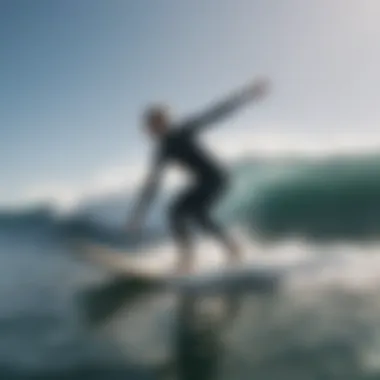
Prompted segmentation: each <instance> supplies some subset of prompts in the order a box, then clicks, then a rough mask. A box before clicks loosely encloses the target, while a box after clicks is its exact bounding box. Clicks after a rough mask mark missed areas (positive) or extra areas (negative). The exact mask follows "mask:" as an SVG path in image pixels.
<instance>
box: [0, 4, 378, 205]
mask: <svg viewBox="0 0 380 380" xmlns="http://www.w3.org/2000/svg"><path fill="white" fill-rule="evenodd" d="M379 13H380V4H379V3H378V1H377V0H360V1H358V0H309V1H307V2H306V1H303V0H287V1H281V2H280V1H278V0H191V1H190V0H183V1H176V0H157V1H153V0H136V1H134V0H107V1H105V0H33V1H29V0H0V35H1V40H0V67H1V70H0V99H1V102H0V123H1V138H0V173H1V175H2V180H1V189H0V201H1V203H3V204H4V203H5V204H6V203H9V202H11V201H15V200H20V199H22V198H28V196H33V195H38V193H39V192H41V194H42V193H44V194H45V193H46V194H47V195H49V192H50V193H54V192H57V193H59V191H60V190H62V191H61V192H62V193H64V192H65V191H66V192H67V191H70V189H71V191H74V189H75V191H78V189H80V188H81V187H82V188H83V187H84V186H87V187H91V186H92V185H91V184H93V186H95V185H96V186H98V185H99V184H100V185H102V184H101V182H103V181H102V178H103V179H104V178H111V182H112V181H114V182H113V183H117V178H116V179H115V177H117V176H118V175H121V173H122V171H123V170H124V169H123V168H127V167H130V168H133V167H136V168H137V167H139V166H138V165H139V164H140V163H141V162H144V157H146V154H147V153H148V149H149V145H147V144H146V139H145V138H144V136H142V135H141V133H140V130H139V116H140V113H141V111H142V109H143V107H144V105H145V104H147V103H149V102H151V101H164V102H167V103H168V104H170V105H172V107H173V109H174V111H175V113H176V114H178V115H181V114H186V113H187V112H191V111H193V110H198V109H199V108H201V107H202V106H204V105H205V104H207V102H210V101H212V100H213V99H214V98H215V97H218V96H220V95H222V94H224V93H226V92H228V91H229V90H230V89H233V88H234V87H235V86H236V85H239V84H242V83H244V82H245V81H246V80H247V79H251V78H253V77H254V76H255V75H261V74H263V75H266V76H269V77H270V78H271V79H272V81H273V89H274V91H273V94H272V96H271V97H270V98H269V99H268V100H267V101H266V102H265V103H263V104H260V106H259V107H257V108H255V107H253V108H252V109H250V110H247V111H245V112H244V113H242V114H241V116H239V117H236V118H234V119H233V120H231V121H230V122H229V123H225V124H223V126H222V133H221V134H220V136H222V138H221V137H219V140H218V136H217V131H215V132H213V133H212V134H211V135H210V139H214V138H215V141H218V144H216V145H219V146H220V145H223V141H224V145H225V146H226V147H227V148H228V145H229V144H230V145H231V144H232V145H233V144H234V146H236V147H239V141H241V140H239V139H238V137H237V136H239V135H240V133H243V135H244V133H245V134H247V133H248V134H251V135H252V136H253V139H254V141H256V145H255V146H254V145H252V150H253V151H254V149H255V147H257V145H258V143H257V141H262V140H260V139H257V138H255V136H256V137H257V136H258V135H260V136H261V137H262V136H265V141H266V142H267V145H270V141H271V139H273V140H272V141H273V142H275V141H276V145H279V142H280V145H281V142H282V141H286V139H287V138H288V137H289V136H296V138H297V139H298V140H297V141H298V142H299V144H302V141H305V142H308V140H309V142H310V140H314V139H317V137H318V136H325V138H326V136H327V140H329V139H330V140H331V136H333V135H334V136H336V137H334V138H335V139H336V140H337V141H338V144H339V139H340V138H342V139H344V138H346V139H347V136H351V137H350V138H351V141H357V140H358V139H359V138H360V139H364V140H368V141H370V142H373V141H374V138H375V135H378V133H377V132H376V130H377V129H378V122H379V120H380V108H379V107H378V99H380V86H378V83H379V81H380V72H379V67H380V44H379V42H378V41H379V37H380V26H379V23H378V20H377V15H378V14H379ZM302 138H303V139H304V140H302ZM233 139H235V140H233ZM342 141H343V140H342ZM245 148H246V149H247V147H245ZM248 148H249V146H248ZM115 168H118V169H117V170H116V169H115ZM139 168H140V167H139ZM127 172H128V170H126V171H125V173H127ZM99 173H101V175H100V174H99ZM125 175H126V174H125ZM94 178H95V180H94ZM104 181H106V179H104ZM115 181H116V182H115ZM127 182H128V180H127V179H126V180H125V181H124V183H125V184H127ZM68 189H69V190H68Z"/></svg>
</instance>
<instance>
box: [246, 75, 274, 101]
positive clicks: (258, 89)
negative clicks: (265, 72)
mask: <svg viewBox="0 0 380 380" xmlns="http://www.w3.org/2000/svg"><path fill="white" fill-rule="evenodd" d="M269 89H270V81H269V80H268V79H266V78H259V79H255V80H254V81H253V82H252V83H251V84H250V85H248V87H247V88H246V89H245V92H246V94H247V95H249V96H250V97H253V98H255V99H256V100H261V99H262V98H264V97H265V96H266V95H267V94H268V92H269Z"/></svg>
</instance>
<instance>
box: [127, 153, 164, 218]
mask: <svg viewBox="0 0 380 380" xmlns="http://www.w3.org/2000/svg"><path fill="white" fill-rule="evenodd" d="M164 166H165V157H164V155H163V154H162V153H161V152H159V153H158V154H156V155H155V156H154V159H153V163H152V164H151V169H150V173H149V174H148V177H147V179H146V181H145V183H144V186H143V188H142V190H141V192H140V194H139V197H138V201H137V203H136V206H135V209H134V212H133V218H137V219H141V218H142V217H143V216H144V215H145V213H146V212H147V209H148V208H149V206H150V205H151V203H152V201H153V199H154V197H155V195H156V193H157V190H158V187H159V184H160V180H161V177H162V172H163V169H164Z"/></svg>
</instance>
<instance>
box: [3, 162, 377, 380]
mask: <svg viewBox="0 0 380 380" xmlns="http://www.w3.org/2000/svg"><path fill="white" fill-rule="evenodd" d="M379 163H380V157H377V156H362V157H349V156H347V157H329V158H323V159H319V160H315V159H305V158H297V159H295V158H291V157H289V158H284V157H282V158H276V159H258V158H255V159H252V160H245V161H244V162H241V163H239V164H237V165H235V166H234V167H233V168H232V169H231V172H232V176H233V185H232V187H231V189H230V190H229V192H228V194H226V196H225V199H223V201H222V202H221V204H220V206H219V208H218V210H216V212H217V217H218V218H220V219H221V221H222V222H223V223H225V224H226V225H229V226H231V228H233V229H234V231H235V230H236V231H237V233H238V234H239V236H242V238H241V239H242V240H241V244H242V246H243V248H244V251H245V254H246V255H247V257H248V258H249V261H250V265H252V267H254V266H255V265H256V264H257V263H259V264H263V263H265V265H269V266H279V265H280V266H281V265H282V266H284V265H289V263H292V264H296V263H309V265H306V266H305V267H302V266H300V268H304V269H300V270H298V271H293V272H289V274H288V275H286V276H285V277H284V279H283V280H282V281H281V282H280V283H279V284H278V286H276V287H275V289H273V290H272V291H271V292H269V293H268V292H264V293H250V292H241V293H234V294H233V295H229V296H228V297H227V296H225V297H221V296H219V297H201V296H197V297H194V295H178V294H174V293H172V292H170V291H165V290H160V289H158V288H156V287H155V286H154V284H153V285H152V284H148V283H144V282H143V281H138V280H128V281H127V280H125V279H124V280H123V279H114V278H112V277H110V276H109V274H108V273H106V272H105V271H104V270H102V269H101V268H99V267H95V266H93V265H90V264H89V263H86V262H85V261H84V260H81V258H80V256H79V255H78V251H77V250H76V249H75V245H74V243H75V242H77V241H78V239H87V241H91V242H96V243H107V244H108V245H109V246H112V247H114V248H115V249H118V250H123V252H125V254H127V253H126V252H128V254H129V255H137V256H147V257H148V256H149V255H151V254H152V255H153V256H154V255H155V256H154V257H156V259H155V260H158V261H165V260H168V261H170V260H172V259H173V258H174V255H175V250H174V247H173V246H172V243H171V240H170V236H169V234H168V232H167V230H166V223H165V214H164V207H165V203H166V201H167V199H166V198H165V197H163V198H162V199H160V201H159V204H158V206H157V208H156V209H155V210H154V212H153V216H152V218H151V219H150V222H149V225H148V229H147V231H146V232H145V233H144V235H143V236H142V237H141V236H140V237H132V238H131V237H128V238H127V237H126V236H124V235H123V234H121V233H120V232H119V227H120V223H121V222H122V220H123V217H124V216H125V214H126V212H127V211H128V207H129V203H128V198H127V197H123V196H119V197H118V196H115V195H114V196H112V197H111V196H110V197H108V198H106V199H103V200H98V201H97V202H95V203H94V202H87V203H83V204H81V205H79V206H78V208H77V209H76V210H74V211H72V212H71V213H70V214H67V215H57V214H56V213H55V212H54V210H53V209H51V208H49V207H46V206H41V207H36V208H35V209H29V210H21V211H20V210H19V211H17V212H16V211H4V212H2V213H1V214H0V331H1V339H0V378H1V379H4V380H8V379H9V380H12V379H82V378H84V377H85V376H89V378H91V379H111V380H112V379H169V378H178V379H195V378H196V377H197V378H201V379H212V378H215V379H226V380H227V379H234V380H235V379H238V380H239V379H241V380H244V379H247V380H248V379H253V378H255V379H311V380H312V379H377V378H379V376H380V322H379V321H380V318H379V317H380V302H379V299H378V291H379V289H380V280H379V278H380V249H379V248H380V245H379V242H378V230H380V224H379V222H380V217H379V215H380V213H379V208H380V195H379V194H380V191H379V190H380V180H379V177H378V175H377V174H378V167H379ZM142 241H143V244H142V243H141V242H142ZM198 254H199V262H200V264H199V265H215V264H220V263H221V262H222V255H221V251H220V249H219V248H218V247H217V246H216V245H215V243H213V242H212V241H209V240H208V239H204V238H201V237H199V246H198ZM218 308H219V309H220V310H219V309H218ZM215 309H218V310H219V312H218V313H215V312H213V310H215Z"/></svg>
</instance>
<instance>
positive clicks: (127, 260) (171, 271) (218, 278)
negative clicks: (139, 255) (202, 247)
mask: <svg viewBox="0 0 380 380" xmlns="http://www.w3.org/2000/svg"><path fill="white" fill-rule="evenodd" d="M81 253H82V257H83V258H84V259H86V260H87V261H88V262H90V263H93V264H96V265H98V266H100V267H101V268H103V269H104V270H106V271H108V272H110V273H111V274H112V275H114V276H117V277H125V278H126V279H127V278H129V279H138V280H141V281H146V282H147V283H148V282H154V283H156V284H157V285H159V286H163V287H167V288H171V289H173V290H178V291H192V292H199V293H202V294H205V293H207V294H210V293H231V292H232V293H233V292H238V293H242V292H254V293H255V292H256V293H263V292H264V293H266V292H272V291H273V290H275V288H276V286H277V285H278V283H279V281H280V280H281V277H282V274H283V271H281V270H279V269H276V268H273V267H269V266H260V267H259V266H257V265H256V266H253V265H252V264H249V263H248V262H246V263H242V265H241V266H239V267H224V268H211V269H200V270H197V271H196V272H193V273H191V274H188V275H178V274H177V273H176V272H175V268H173V267H170V266H168V265H166V266H165V265H162V264H161V263H160V260H156V259H154V260H151V259H149V258H147V259H136V258H133V257H130V256H128V254H127V252H120V251H114V250H112V249H110V248H107V247H104V246H99V245H89V244H85V245H83V246H82V248H81Z"/></svg>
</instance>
